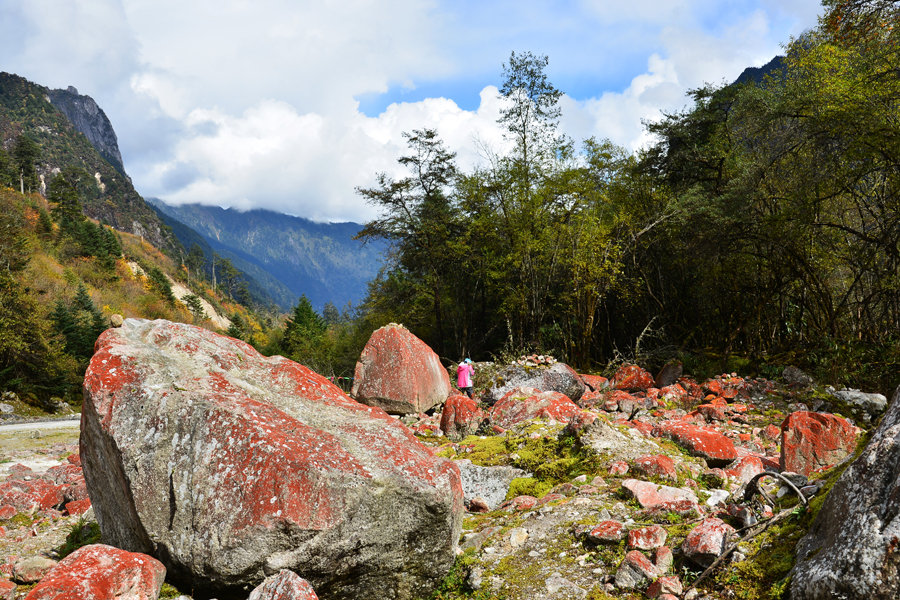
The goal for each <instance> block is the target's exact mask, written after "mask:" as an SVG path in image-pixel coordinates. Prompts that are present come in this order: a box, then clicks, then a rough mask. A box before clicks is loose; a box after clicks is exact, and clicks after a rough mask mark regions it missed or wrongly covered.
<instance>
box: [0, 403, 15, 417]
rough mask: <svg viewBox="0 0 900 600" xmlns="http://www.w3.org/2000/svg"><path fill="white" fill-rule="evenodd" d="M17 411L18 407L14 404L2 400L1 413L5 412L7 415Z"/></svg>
mask: <svg viewBox="0 0 900 600" xmlns="http://www.w3.org/2000/svg"><path fill="white" fill-rule="evenodd" d="M15 411H16V409H15V408H14V407H13V406H12V405H10V404H7V403H6V402H0V413H3V414H5V415H10V414H12V413H14V412H15Z"/></svg>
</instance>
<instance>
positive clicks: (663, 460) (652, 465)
mask: <svg viewBox="0 0 900 600" xmlns="http://www.w3.org/2000/svg"><path fill="white" fill-rule="evenodd" d="M634 469H635V471H637V472H638V473H641V474H643V475H645V476H648V477H660V478H662V479H668V480H670V481H677V480H678V471H676V469H675V461H674V460H672V459H671V458H669V457H668V456H665V455H664V454H654V455H651V456H641V457H640V458H638V459H637V460H635V461H634Z"/></svg>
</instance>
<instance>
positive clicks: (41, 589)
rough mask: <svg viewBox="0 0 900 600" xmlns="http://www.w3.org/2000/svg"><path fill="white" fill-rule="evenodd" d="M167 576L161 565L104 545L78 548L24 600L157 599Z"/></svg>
mask: <svg viewBox="0 0 900 600" xmlns="http://www.w3.org/2000/svg"><path fill="white" fill-rule="evenodd" d="M165 577H166V568H165V567H164V566H163V564H162V563H161V562H159V561H158V560H155V559H154V558H152V557H150V556H147V555H145V554H138V553H136V552H126V551H125V550H120V549H118V548H113V547H111V546H106V545H104V544H91V545H89V546H84V547H82V548H79V549H78V550H76V551H75V552H73V553H72V554H70V555H69V556H67V557H66V558H64V559H62V561H60V563H59V564H58V565H56V566H55V567H54V568H53V570H52V571H50V572H49V573H47V575H46V576H45V577H44V578H43V579H41V581H40V583H38V584H37V585H36V586H35V587H34V589H32V590H31V591H30V592H29V593H28V595H27V596H26V599H27V600H114V599H115V598H122V599H125V598H128V599H129V600H156V599H157V598H158V597H159V590H160V588H161V587H162V584H163V580H164V579H165Z"/></svg>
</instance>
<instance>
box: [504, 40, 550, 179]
mask: <svg viewBox="0 0 900 600" xmlns="http://www.w3.org/2000/svg"><path fill="white" fill-rule="evenodd" d="M549 64H550V59H549V58H548V57H547V56H535V55H534V54H532V53H531V52H523V53H521V54H516V53H515V52H512V53H510V56H509V60H508V61H507V62H506V63H505V64H504V65H503V85H501V86H500V94H501V96H502V97H503V98H505V99H506V100H507V105H506V106H505V107H503V108H501V110H500V118H499V120H498V122H499V123H500V124H501V125H503V126H505V127H506V129H507V131H508V132H509V133H510V135H511V136H512V138H513V140H514V141H515V144H516V148H515V151H514V158H513V161H514V163H515V165H516V167H517V170H518V171H520V174H521V177H522V181H521V185H522V186H523V187H525V188H528V187H529V186H530V185H531V184H532V179H533V171H534V168H535V167H534V163H535V162H537V161H541V160H542V159H544V160H545V159H547V158H550V157H551V156H552V153H553V152H554V151H555V150H556V147H557V146H558V145H559V141H560V140H559V137H558V136H557V134H556V127H557V124H558V122H559V117H560V114H561V111H560V108H559V105H558V103H559V99H560V97H561V96H562V92H561V91H559V90H558V89H556V88H555V87H554V86H553V84H551V83H550V81H549V80H548V78H547V74H546V72H545V70H546V68H547V66H548V65H549Z"/></svg>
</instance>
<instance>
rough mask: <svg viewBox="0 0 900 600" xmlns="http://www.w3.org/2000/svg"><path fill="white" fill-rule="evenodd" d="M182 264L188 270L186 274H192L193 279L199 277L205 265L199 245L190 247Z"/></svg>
mask: <svg viewBox="0 0 900 600" xmlns="http://www.w3.org/2000/svg"><path fill="white" fill-rule="evenodd" d="M184 264H185V266H186V267H187V269H188V273H193V274H194V277H200V275H201V274H202V273H203V266H204V265H205V264H206V255H205V254H204V253H203V248H201V247H200V245H199V244H194V245H193V246H191V249H190V250H189V251H188V255H187V258H186V259H185V260H184Z"/></svg>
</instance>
